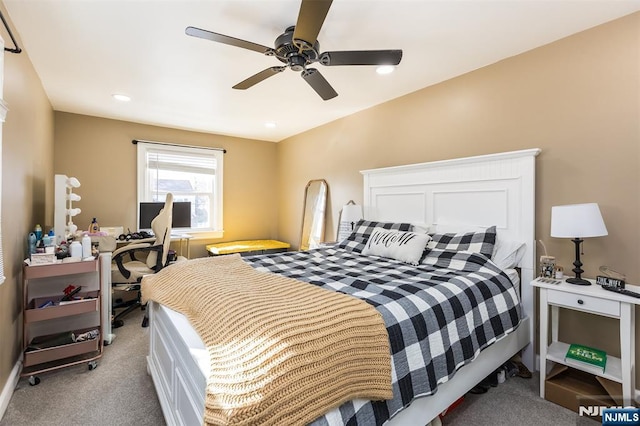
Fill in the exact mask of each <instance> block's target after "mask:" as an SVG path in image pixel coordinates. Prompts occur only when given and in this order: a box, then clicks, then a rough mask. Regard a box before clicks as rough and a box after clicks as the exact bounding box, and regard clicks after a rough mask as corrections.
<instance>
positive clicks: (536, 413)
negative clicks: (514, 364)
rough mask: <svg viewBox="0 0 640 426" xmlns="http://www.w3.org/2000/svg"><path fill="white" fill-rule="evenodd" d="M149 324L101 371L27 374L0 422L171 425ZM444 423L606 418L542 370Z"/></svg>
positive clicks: (122, 341) (122, 333) (133, 324)
mask: <svg viewBox="0 0 640 426" xmlns="http://www.w3.org/2000/svg"><path fill="white" fill-rule="evenodd" d="M141 321H142V312H141V311H136V312H134V313H132V314H130V315H129V316H127V317H126V318H125V325H124V326H123V327H121V328H118V329H116V330H114V332H115V334H116V336H117V337H116V339H115V340H114V342H113V343H112V344H111V345H109V346H106V347H105V348H104V351H103V356H102V358H101V359H100V360H98V367H97V368H96V369H94V370H91V371H90V370H89V369H88V368H87V365H86V364H80V365H78V366H73V367H69V368H65V369H61V370H58V371H54V372H51V373H45V374H41V375H39V377H40V379H41V382H40V384H38V385H36V386H30V385H29V383H28V381H27V379H26V378H22V379H20V381H19V383H18V386H17V387H16V389H15V391H14V394H13V397H12V398H11V401H10V402H9V406H8V408H7V410H6V412H5V414H4V416H3V418H2V420H0V426H27V425H28V426H39V425H55V426H57V425H61V426H62V425H64V426H76V425H78V426H87V425H95V426H103V425H104V426H111V425H136V426H146V425H153V426H162V425H164V424H165V421H164V417H163V415H162V410H161V409H160V404H159V402H158V398H157V396H156V393H155V390H154V387H153V383H152V381H151V377H150V376H149V375H148V374H147V367H146V355H147V351H148V347H149V329H148V328H142V327H140V323H141ZM443 424H444V425H447V426H448V425H451V426H466V425H474V426H484V425H487V426H489V425H491V426H499V425H510V426H511V425H515V424H517V425H531V426H533V425H536V426H539V425H550V426H551V425H553V426H562V425H567V426H569V425H572V426H573V425H580V426H582V425H584V426H594V425H597V424H599V423H597V422H595V421H593V420H590V419H587V418H582V417H579V416H578V415H577V414H576V413H573V412H572V411H569V410H567V409H565V408H563V407H560V406H558V405H556V404H553V403H551V402H548V401H545V400H543V399H540V397H539V395H538V380H537V378H536V376H535V375H534V377H533V378H532V379H522V378H519V377H513V378H510V379H508V380H507V381H506V382H505V383H503V384H500V385H498V386H497V387H495V388H490V389H489V391H488V392H487V393H485V394H480V395H473V394H468V395H466V396H465V398H464V401H463V403H462V404H461V405H459V406H458V407H456V408H455V409H454V410H452V411H451V412H450V413H449V414H447V415H446V416H445V417H444V419H443ZM194 426H195V425H194ZM407 426H413V425H407Z"/></svg>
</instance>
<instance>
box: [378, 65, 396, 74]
mask: <svg viewBox="0 0 640 426" xmlns="http://www.w3.org/2000/svg"><path fill="white" fill-rule="evenodd" d="M395 69H396V67H394V66H393V65H381V66H379V67H378V68H376V72H377V73H378V74H391V73H392V72H393V71H394V70H395Z"/></svg>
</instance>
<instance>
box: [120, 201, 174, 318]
mask: <svg viewBox="0 0 640 426" xmlns="http://www.w3.org/2000/svg"><path fill="white" fill-rule="evenodd" d="M172 208H173V195H172V194H167V198H166V200H165V203H164V208H163V209H162V210H160V213H158V216H156V217H155V218H154V219H153V221H152V222H151V229H152V230H153V234H154V235H155V237H154V238H153V239H148V240H137V241H135V242H134V243H132V244H129V245H126V246H124V247H122V248H119V249H117V250H116V251H114V252H113V255H112V256H113V263H112V266H111V285H112V290H121V291H126V292H135V296H134V297H133V298H131V297H129V298H126V299H128V300H118V299H119V298H117V297H114V302H113V304H112V305H113V306H112V310H113V315H114V316H113V320H112V327H113V328H117V327H120V326H122V325H123V321H122V319H121V318H122V317H123V316H125V315H127V314H128V313H130V312H132V311H134V310H135V309H137V308H139V307H141V308H143V309H144V307H143V306H142V304H141V301H140V281H142V278H143V277H144V276H145V275H150V274H155V273H156V272H158V271H159V270H161V269H162V268H164V267H165V266H167V254H168V252H169V246H170V244H171V219H172V218H171V215H172ZM136 255H138V256H140V255H142V256H141V257H140V259H138V258H137V257H136ZM144 256H146V259H144ZM127 257H128V260H127ZM120 308H124V310H123V311H121V312H119V313H117V314H116V309H120ZM147 322H148V319H147V317H146V315H145V318H144V320H143V322H142V326H143V327H146V326H147Z"/></svg>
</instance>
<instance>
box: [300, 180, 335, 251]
mask: <svg viewBox="0 0 640 426" xmlns="http://www.w3.org/2000/svg"><path fill="white" fill-rule="evenodd" d="M327 190H328V187H327V182H326V181H325V180H324V179H317V180H311V181H309V183H308V184H307V187H306V188H305V191H304V208H303V210H302V236H301V238H300V250H309V249H312V248H316V247H319V246H320V243H321V242H322V241H324V221H325V210H326V207H327Z"/></svg>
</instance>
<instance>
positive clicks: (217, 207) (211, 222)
mask: <svg viewBox="0 0 640 426" xmlns="http://www.w3.org/2000/svg"><path fill="white" fill-rule="evenodd" d="M137 145H138V203H140V202H149V201H155V202H162V201H164V199H165V197H166V194H168V193H171V194H173V200H174V202H176V201H188V202H190V203H191V227H190V228H189V232H206V233H214V234H217V236H222V235H221V233H222V229H223V228H222V199H223V198H222V190H223V187H222V180H223V179H222V173H223V152H222V151H220V150H213V149H207V148H197V147H187V146H177V145H166V144H160V143H148V142H140V141H139V142H138V143H137Z"/></svg>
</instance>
